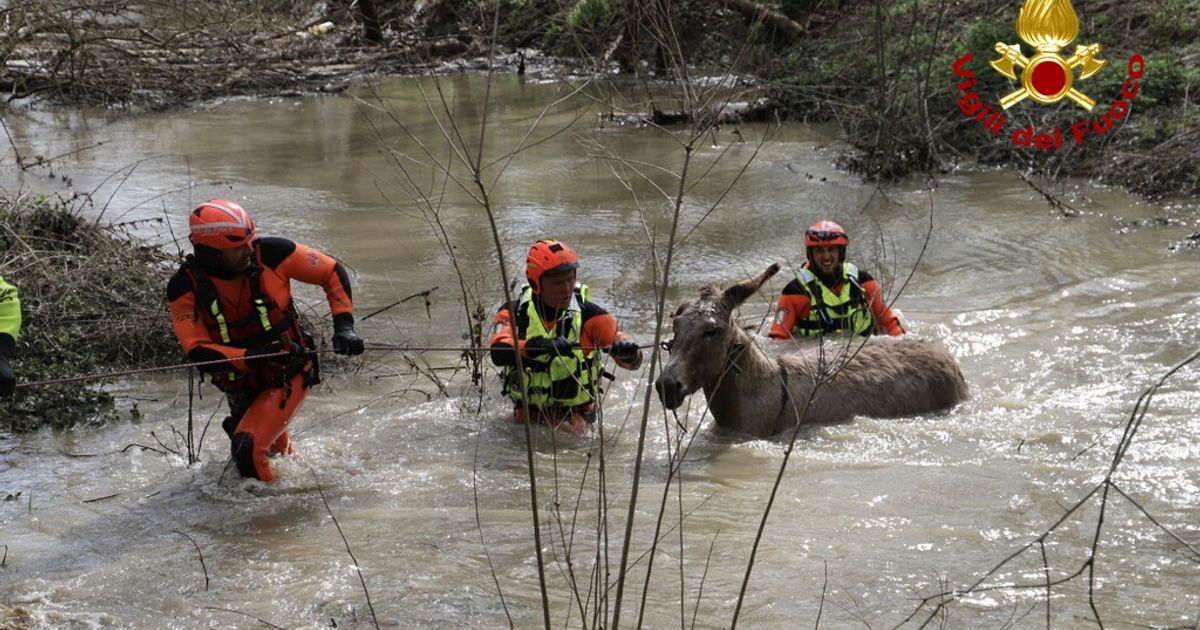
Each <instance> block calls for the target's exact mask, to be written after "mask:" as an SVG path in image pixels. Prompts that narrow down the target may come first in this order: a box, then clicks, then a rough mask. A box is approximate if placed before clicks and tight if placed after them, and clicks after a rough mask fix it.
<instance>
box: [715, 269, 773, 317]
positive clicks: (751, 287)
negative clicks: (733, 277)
mask: <svg viewBox="0 0 1200 630" xmlns="http://www.w3.org/2000/svg"><path fill="white" fill-rule="evenodd" d="M777 273H779V263H771V266H770V267H767V268H766V269H765V270H763V272H762V273H760V274H758V275H757V276H754V277H753V278H747V279H745V280H742V281H741V282H739V283H737V284H735V285H733V286H731V287H729V288H728V289H725V293H724V294H723V295H721V308H723V309H724V310H726V311H733V309H735V308H737V307H738V306H740V305H741V304H742V302H745V301H746V298H748V297H750V296H751V295H754V293H755V292H756V291H758V289H759V287H761V286H762V285H763V283H764V282H766V281H767V278H770V277H771V276H773V275H775V274H777Z"/></svg>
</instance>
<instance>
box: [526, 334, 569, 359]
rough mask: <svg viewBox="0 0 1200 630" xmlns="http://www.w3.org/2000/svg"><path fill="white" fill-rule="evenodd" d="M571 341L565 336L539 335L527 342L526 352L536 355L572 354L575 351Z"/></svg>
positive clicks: (532, 355)
mask: <svg viewBox="0 0 1200 630" xmlns="http://www.w3.org/2000/svg"><path fill="white" fill-rule="evenodd" d="M574 349H575V348H574V347H572V345H571V342H570V341H567V339H566V338H564V337H555V338H553V339H548V338H546V337H538V338H537V339H530V340H529V341H526V342H525V354H527V355H529V356H531V357H536V356H540V355H544V354H552V355H558V356H560V357H563V356H570V355H571V353H572V352H573V351H574Z"/></svg>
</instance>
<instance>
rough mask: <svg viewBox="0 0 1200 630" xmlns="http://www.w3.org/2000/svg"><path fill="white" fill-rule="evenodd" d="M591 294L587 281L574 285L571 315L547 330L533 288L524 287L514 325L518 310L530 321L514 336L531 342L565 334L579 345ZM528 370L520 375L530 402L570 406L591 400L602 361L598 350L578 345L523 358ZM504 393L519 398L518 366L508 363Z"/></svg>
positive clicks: (515, 320) (542, 407)
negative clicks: (566, 350) (569, 350)
mask: <svg viewBox="0 0 1200 630" xmlns="http://www.w3.org/2000/svg"><path fill="white" fill-rule="evenodd" d="M590 295H591V289H589V288H588V287H587V286H586V285H578V284H577V285H575V297H574V298H573V300H572V303H571V306H570V308H569V309H568V310H567V311H566V313H567V314H569V315H570V318H569V319H566V318H560V319H559V320H558V323H557V325H556V326H555V327H554V329H553V330H546V327H545V325H544V324H543V323H542V318H541V315H539V314H538V310H537V305H536V304H535V302H534V300H533V289H531V288H530V287H528V286H527V287H525V289H524V290H523V291H522V292H521V298H520V300H518V302H517V311H518V312H517V313H513V314H512V315H513V326H514V328H516V326H517V325H518V321H517V320H518V317H517V315H518V313H521V312H523V313H525V314H526V316H527V318H528V320H529V324H528V326H526V328H525V330H514V333H515V334H514V335H513V336H514V337H517V338H518V339H520V340H522V341H525V342H528V341H529V340H531V339H542V338H547V339H553V338H554V337H564V338H566V339H567V340H568V341H570V342H571V343H572V344H575V345H578V344H579V342H580V337H581V334H582V332H583V303H584V302H586V301H587V299H588V297H589V296H590ZM522 363H523V365H524V366H525V369H526V372H525V373H524V374H521V375H520V377H521V379H522V380H524V381H525V388H526V390H527V391H528V392H529V405H530V406H532V407H536V408H539V409H547V408H564V409H565V408H569V407H576V406H579V405H584V404H587V403H589V402H591V401H592V397H593V396H592V389H593V387H594V386H595V384H596V383H597V382H598V381H599V377H600V361H599V360H597V354H596V351H595V350H591V351H588V352H587V353H585V352H584V351H583V349H582V348H575V349H574V351H573V352H572V353H571V355H569V356H552V355H549V354H541V355H536V356H533V357H530V358H528V359H523V360H522ZM502 374H503V376H504V382H505V389H504V393H505V395H507V396H509V397H510V398H512V399H513V400H514V401H516V402H520V401H521V399H522V395H521V381H520V380H518V379H517V376H518V375H517V370H516V366H509V367H505V368H504V370H503V372H502Z"/></svg>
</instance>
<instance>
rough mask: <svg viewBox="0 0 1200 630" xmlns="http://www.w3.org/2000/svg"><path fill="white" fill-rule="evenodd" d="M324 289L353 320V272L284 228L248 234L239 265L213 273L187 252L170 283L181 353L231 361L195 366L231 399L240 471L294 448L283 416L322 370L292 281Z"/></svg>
mask: <svg viewBox="0 0 1200 630" xmlns="http://www.w3.org/2000/svg"><path fill="white" fill-rule="evenodd" d="M293 279H295V280H299V281H300V282H305V283H308V284H315V285H320V286H321V287H323V288H324V289H325V296H326V298H327V299H328V300H329V308H330V310H331V311H332V313H333V319H334V324H335V327H336V326H337V325H338V324H339V323H346V324H349V325H351V326H352V325H353V323H354V315H353V302H352V300H351V294H350V280H349V276H348V275H347V274H346V270H345V267H343V265H342V264H341V263H339V262H338V261H336V260H334V259H333V258H332V257H330V256H328V255H326V254H323V253H321V252H319V251H317V250H315V249H312V248H310V247H306V246H304V245H301V244H299V243H295V242H293V241H290V240H288V239H285V238H275V237H268V238H262V239H259V240H258V241H255V243H254V256H253V258H252V263H251V266H250V268H249V270H247V271H246V272H245V273H242V274H238V275H237V276H236V277H232V278H222V277H216V276H213V275H211V274H208V273H205V272H204V271H202V270H201V269H200V266H199V265H198V264H197V262H196V259H195V258H194V257H192V256H188V258H187V260H186V261H184V263H183V265H181V266H180V268H179V271H177V272H176V273H175V275H174V276H172V277H171V280H170V282H169V283H168V285H167V302H168V306H169V308H170V312H171V323H172V325H173V326H174V329H175V336H176V337H177V338H178V339H179V343H180V345H182V346H183V350H184V352H186V353H187V356H188V360H190V361H195V362H200V361H213V360H219V359H230V361H229V362H228V363H223V364H215V365H212V366H205V367H204V368H201V369H202V370H203V371H204V372H206V373H208V374H209V375H210V377H211V380H212V382H213V384H214V385H216V386H217V387H218V388H219V389H220V390H221V391H223V392H225V394H226V395H227V397H228V399H229V413H230V415H229V417H227V418H226V419H225V422H224V423H222V426H223V427H224V428H225V431H226V432H227V433H229V435H230V439H231V442H232V447H231V448H232V451H233V456H234V460H235V462H236V463H237V467H238V472H240V473H241V474H242V476H243V477H256V478H258V479H261V480H263V481H271V480H273V479H274V478H275V475H274V474H273V473H272V472H271V465H270V463H269V462H268V461H267V456H268V455H275V454H288V453H292V452H293V451H292V447H291V440H290V438H289V435H288V430H287V426H288V422H289V421H290V420H291V418H292V415H293V414H294V413H295V412H296V410H297V409H298V408H299V407H300V403H301V402H303V401H304V398H305V397H306V396H307V395H308V389H309V388H310V387H312V386H313V385H315V384H316V383H317V382H318V380H319V371H318V366H317V357H316V355H315V354H313V353H311V352H308V351H310V350H313V349H314V345H313V341H312V337H311V336H309V335H308V334H307V333H305V332H304V331H303V330H302V329H301V327H300V322H299V319H298V318H297V314H296V308H295V306H294V304H293V303H292V289H291V281H292V280H293ZM264 347H278V348H280V349H283V350H287V349H293V350H294V351H293V352H292V354H291V355H290V356H287V357H284V358H281V359H276V358H268V359H255V360H251V361H246V360H245V358H246V353H247V351H253V350H260V349H262V348H264Z"/></svg>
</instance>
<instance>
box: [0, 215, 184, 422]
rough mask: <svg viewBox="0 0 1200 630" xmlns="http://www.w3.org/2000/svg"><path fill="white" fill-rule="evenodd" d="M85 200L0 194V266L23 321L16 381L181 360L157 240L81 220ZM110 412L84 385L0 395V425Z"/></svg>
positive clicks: (109, 403) (108, 402)
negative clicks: (15, 295)
mask: <svg viewBox="0 0 1200 630" xmlns="http://www.w3.org/2000/svg"><path fill="white" fill-rule="evenodd" d="M88 203H89V201H88V200H87V199H86V198H76V199H72V200H63V199H59V198H57V197H46V196H43V195H32V194H20V195H15V196H13V195H7V194H6V195H3V196H0V225H3V231H2V232H0V270H3V271H2V273H3V276H4V278H5V279H6V280H7V281H9V282H11V283H12V284H14V285H16V287H17V290H18V291H19V293H20V297H21V311H22V316H23V319H24V321H23V323H22V327H21V334H20V337H19V339H18V340H17V346H16V352H15V356H14V357H13V368H14V370H15V371H16V372H17V378H18V383H26V384H27V383H33V382H37V381H43V380H51V379H61V378H69V377H77V376H80V375H86V374H93V373H98V372H112V371H116V370H123V369H128V368H142V367H150V366H154V365H164V364H169V363H178V362H179V359H180V357H181V353H180V351H179V346H178V344H176V343H175V339H174V336H173V335H172V333H171V327H170V323H169V321H168V319H167V318H166V317H164V316H163V309H162V302H163V294H164V291H165V287H166V282H167V278H168V277H169V276H170V274H171V273H172V272H173V261H172V260H171V259H170V257H169V256H167V255H166V254H165V253H164V252H163V251H162V250H160V249H158V248H157V247H153V246H147V245H146V244H144V243H142V242H140V241H139V240H137V239H133V238H130V237H128V236H126V235H125V234H123V233H121V232H120V231H119V230H118V229H117V228H113V227H106V226H103V225H99V224H97V223H96V222H94V221H90V220H87V219H85V218H84V217H83V210H84V208H85V206H86V205H87V204H88ZM133 410H134V411H133V413H134V414H135V415H136V406H134V407H133ZM116 414H117V412H116V411H115V410H114V406H113V399H112V397H111V396H109V395H108V394H107V393H106V392H104V390H103V389H102V388H97V387H95V386H94V383H81V382H74V383H61V384H54V385H47V386H42V387H31V388H26V387H21V388H18V389H17V391H16V393H15V395H14V396H13V398H12V399H10V400H4V401H0V419H2V422H0V430H3V429H12V430H18V431H21V430H31V429H35V428H37V427H39V426H43V425H49V426H52V427H65V426H71V425H74V424H77V423H79V422H87V421H105V420H109V419H112V418H114V417H115V415H116Z"/></svg>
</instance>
